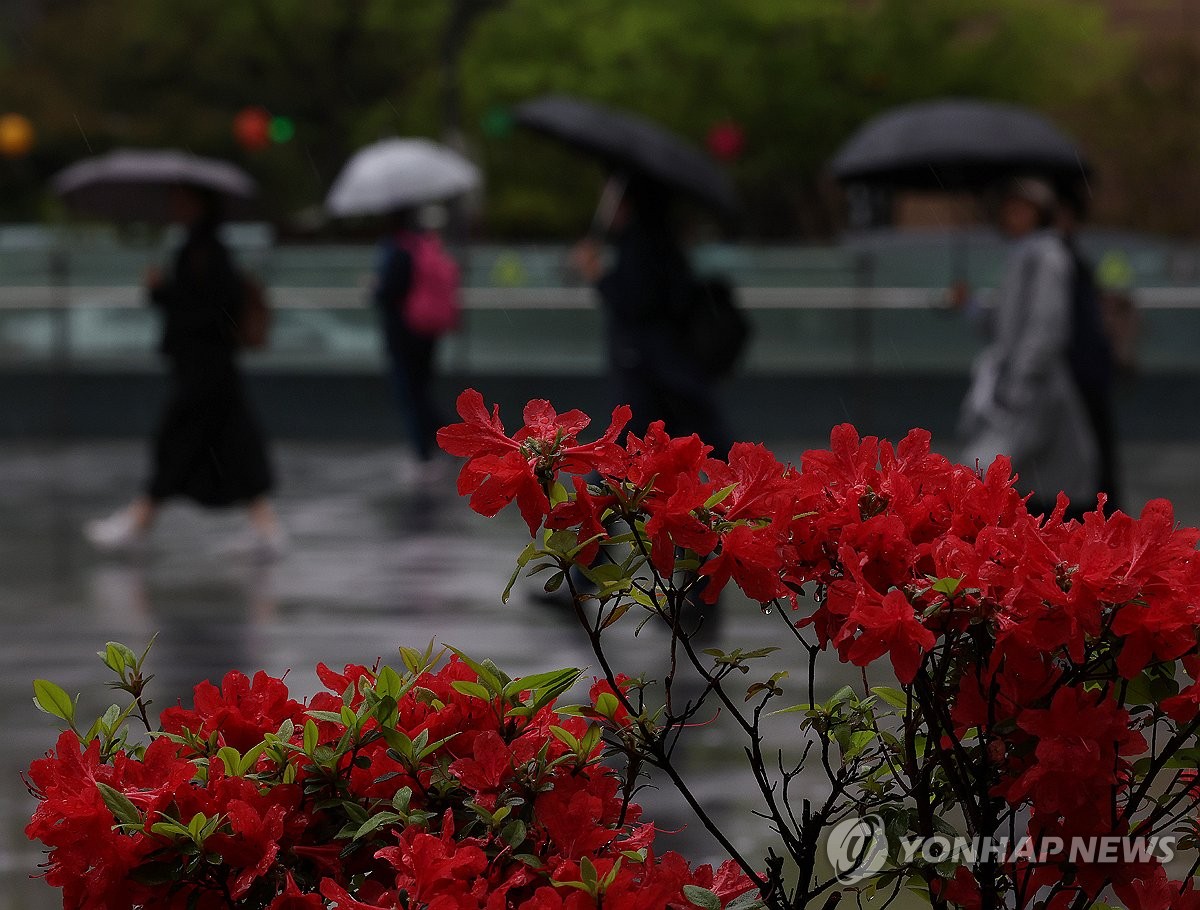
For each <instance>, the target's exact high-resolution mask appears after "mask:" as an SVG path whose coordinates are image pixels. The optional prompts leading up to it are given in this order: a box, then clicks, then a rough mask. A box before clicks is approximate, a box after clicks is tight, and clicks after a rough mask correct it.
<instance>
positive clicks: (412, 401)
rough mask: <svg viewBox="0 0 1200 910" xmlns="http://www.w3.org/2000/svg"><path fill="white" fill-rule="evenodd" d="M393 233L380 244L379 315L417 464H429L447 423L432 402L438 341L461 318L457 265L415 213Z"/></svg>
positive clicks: (401, 217) (403, 216)
mask: <svg viewBox="0 0 1200 910" xmlns="http://www.w3.org/2000/svg"><path fill="white" fill-rule="evenodd" d="M392 222H393V226H394V229H393V231H392V232H391V233H390V234H388V235H387V236H385V237H384V238H383V240H382V241H381V242H380V245H379V261H378V266H377V272H376V275H377V279H376V282H375V288H374V293H373V300H374V304H375V307H376V309H377V310H378V311H379V316H380V322H381V326H382V330H383V338H384V343H385V346H386V350H387V355H388V360H389V362H390V368H391V380H392V387H393V391H394V393H395V395H396V401H397V404H398V405H399V407H400V412H401V415H402V417H403V420H404V423H405V429H406V432H407V434H408V439H409V442H410V444H411V445H412V448H413V452H414V454H415V455H416V458H417V461H418V463H419V464H420V465H421V466H422V467H423V468H424V467H427V466H429V465H430V464H431V463H432V461H433V458H434V455H435V454H436V453H437V451H438V449H437V443H436V439H435V437H436V434H437V430H438V427H440V426H441V425H442V422H443V421H441V420H440V419H439V416H438V411H437V408H436V406H435V405H434V402H433V391H432V383H433V372H434V365H435V363H436V358H437V348H438V341H439V340H440V339H441V337H442V336H443V335H445V334H447V333H448V332H451V331H454V330H455V329H456V328H458V324H459V321H460V319H461V306H460V301H459V285H460V279H459V270H458V265H457V264H456V263H455V261H454V260H453V259H452V258H451V257H450V255H449V254H448V253H447V252H446V251H445V249H444V248H443V246H442V242H441V239H440V237H439V235H438V233H437V231H436V230H432V229H428V228H425V227H423V226H422V225H421V223H420V221H419V219H418V217H417V213H416V212H415V210H411V209H409V210H405V211H402V212H398V213H396V215H395V216H394V217H393V219H392Z"/></svg>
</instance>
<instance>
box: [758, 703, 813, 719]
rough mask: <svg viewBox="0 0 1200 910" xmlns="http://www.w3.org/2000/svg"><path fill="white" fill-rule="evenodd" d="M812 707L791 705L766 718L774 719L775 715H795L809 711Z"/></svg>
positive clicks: (773, 712)
mask: <svg viewBox="0 0 1200 910" xmlns="http://www.w3.org/2000/svg"><path fill="white" fill-rule="evenodd" d="M811 710H812V705H792V706H790V707H787V708H780V709H779V710H778V711H772V712H771V713H770V714H768V715H767V717H774V716H775V715H777V714H797V713H799V712H801V711H811Z"/></svg>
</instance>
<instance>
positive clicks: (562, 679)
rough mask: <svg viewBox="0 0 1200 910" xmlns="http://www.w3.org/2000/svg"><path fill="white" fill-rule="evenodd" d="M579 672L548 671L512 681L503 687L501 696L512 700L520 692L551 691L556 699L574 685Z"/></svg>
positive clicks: (566, 669)
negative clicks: (553, 691)
mask: <svg viewBox="0 0 1200 910" xmlns="http://www.w3.org/2000/svg"><path fill="white" fill-rule="evenodd" d="M581 672H582V671H580V670H577V669H576V668H574V667H567V668H565V669H562V670H549V671H547V672H545V673H532V674H530V675H529V676H522V677H521V678H520V679H514V680H513V681H512V682H510V683H509V684H508V685H506V686H505V687H504V691H503V692H502V693H501V694H503V696H504V697H505V698H508V699H512V698H515V697H516V696H517V695H520V694H521V693H522V692H538V693H540V692H541V690H543V689H551V690H555V697H557V695H561V694H562V693H563V692H566V691H567V689H569V688H571V686H573V685H575V680H577V679H579V674H580V673H581Z"/></svg>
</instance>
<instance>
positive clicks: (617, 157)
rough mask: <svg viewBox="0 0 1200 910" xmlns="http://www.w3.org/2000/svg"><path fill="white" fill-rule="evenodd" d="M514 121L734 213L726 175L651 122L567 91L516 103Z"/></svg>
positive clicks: (734, 197) (734, 201)
mask: <svg viewBox="0 0 1200 910" xmlns="http://www.w3.org/2000/svg"><path fill="white" fill-rule="evenodd" d="M513 119H514V122H515V123H516V124H517V125H518V126H523V127H525V128H527V129H530V130H533V131H535V132H538V133H542V134H544V135H547V136H551V137H553V138H555V139H558V140H559V141H561V142H564V143H566V144H567V145H569V146H571V147H572V148H576V149H579V150H581V151H583V152H586V153H588V154H590V155H594V156H596V157H597V158H600V159H601V160H603V161H605V162H607V163H608V164H609V165H610V166H612V167H614V168H618V169H623V170H628V171H630V172H632V173H635V174H640V175H642V176H645V177H649V178H651V179H653V180H657V181H659V182H661V183H663V184H666V185H667V186H670V187H672V188H674V189H677V190H681V191H683V192H685V193H687V194H688V195H690V196H692V197H694V198H695V199H697V200H698V201H700V202H702V203H704V204H706V205H708V206H711V207H712V208H714V209H716V210H717V211H718V212H720V213H721V214H724V215H733V214H736V212H737V210H738V199H737V192H736V191H735V190H734V187H733V182H732V181H731V180H730V179H729V175H728V174H726V173H725V171H724V170H722V168H721V167H720V166H719V165H718V164H717V163H716V162H715V161H713V159H712V158H710V157H709V156H708V155H706V154H705V153H704V152H702V151H700V149H698V148H696V147H695V146H693V145H691V144H690V143H688V142H686V141H685V140H683V139H681V138H680V137H679V136H676V135H675V134H674V133H671V132H669V131H668V130H665V129H663V128H662V127H661V126H659V125H658V124H656V123H653V122H651V121H649V120H646V119H645V118H643V117H639V116H637V115H636V114H630V113H628V112H625V111H618V110H613V109H612V108H607V107H603V106H602V105H599V104H593V103H592V102H590V101H583V100H581V99H579V98H572V97H570V96H566V95H547V96H545V97H542V98H535V99H534V100H532V101H527V102H525V103H524V104H521V105H518V106H517V108H516V110H515V111H514V112H513Z"/></svg>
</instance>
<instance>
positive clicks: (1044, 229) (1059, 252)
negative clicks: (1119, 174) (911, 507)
mask: <svg viewBox="0 0 1200 910" xmlns="http://www.w3.org/2000/svg"><path fill="white" fill-rule="evenodd" d="M830 167H831V170H832V171H833V173H834V175H835V176H836V177H837V178H838V179H839V180H840V181H841V182H842V183H844V184H846V185H847V186H848V187H853V186H865V187H875V188H882V189H885V190H895V189H910V190H938V191H954V190H966V191H971V192H975V193H980V192H984V191H987V190H990V189H992V188H994V187H995V186H996V185H997V184H999V185H1001V186H1002V187H1003V189H1002V191H1001V192H1002V200H1001V202H1000V208H999V220H1000V228H1001V230H1002V231H1003V232H1004V233H1005V234H1007V235H1008V236H1009V237H1010V238H1012V239H1013V240H1014V241H1015V244H1014V246H1013V249H1012V251H1011V253H1010V255H1009V258H1008V260H1007V263H1006V268H1005V272H1004V278H1003V281H1002V283H1001V286H1000V289H999V291H998V292H997V294H996V296H995V300H994V306H993V307H992V309H991V310H990V312H986V311H983V310H982V309H981V308H980V307H977V306H973V307H972V309H973V310H974V311H975V312H976V314H977V315H979V316H981V318H983V319H984V320H985V321H986V323H987V325H986V326H985V330H986V332H987V333H988V334H989V340H990V346H989V347H988V348H987V350H986V351H984V352H983V354H982V355H981V356H980V358H979V360H978V361H977V362H976V365H975V370H974V374H973V379H972V385H971V388H970V391H969V392H968V395H967V398H966V400H965V402H964V405H963V411H962V415H961V430H962V432H963V434H964V435H965V436H966V438H967V439H968V443H967V446H966V454H965V455H964V460H965V461H967V462H968V463H970V462H971V461H972V460H975V459H977V460H979V461H980V463H981V464H982V465H985V466H986V465H987V464H989V463H990V462H991V461H992V459H993V458H994V457H995V456H996V455H998V454H1006V455H1010V456H1011V457H1012V458H1013V463H1014V466H1015V467H1016V470H1017V471H1018V473H1020V474H1021V479H1022V482H1023V483H1024V484H1025V485H1026V488H1027V489H1036V490H1037V491H1039V498H1038V500H1037V501H1036V503H1035V508H1041V509H1042V510H1043V511H1049V510H1050V509H1051V508H1052V507H1053V505H1054V496H1055V494H1056V493H1057V492H1058V490H1060V489H1061V490H1064V491H1065V492H1067V493H1068V495H1069V496H1070V497H1071V499H1072V501H1073V503H1074V505H1073V506H1072V509H1073V510H1074V511H1082V509H1084V508H1086V507H1087V506H1090V505H1092V504H1094V502H1095V496H1096V493H1097V491H1098V490H1099V489H1100V488H1101V486H1100V481H1101V476H1100V467H1099V462H1098V459H1099V452H1098V442H1097V440H1098V434H1097V433H1096V432H1095V431H1094V429H1093V426H1094V425H1093V421H1092V418H1091V417H1090V414H1089V410H1088V407H1087V404H1086V401H1085V394H1086V392H1085V390H1086V389H1088V388H1089V386H1088V383H1089V382H1091V379H1090V378H1089V377H1090V376H1091V375H1092V374H1094V373H1096V372H1099V371H1102V369H1103V365H1102V364H1098V363H1096V362H1095V361H1094V360H1093V361H1092V362H1091V363H1088V361H1089V359H1091V358H1093V357H1095V356H1096V354H1095V348H1096V345H1094V344H1092V345H1088V344H1086V343H1081V339H1086V338H1090V337H1093V335H1094V333H1090V332H1089V331H1088V329H1089V327H1094V326H1095V325H1096V323H1097V320H1096V319H1094V318H1093V316H1094V315H1095V313H1094V312H1093V311H1094V310H1095V302H1094V301H1090V302H1089V300H1088V292H1087V279H1088V277H1089V276H1090V272H1088V273H1087V274H1083V273H1081V271H1080V268H1081V263H1080V262H1079V261H1077V260H1076V258H1075V257H1074V256H1073V253H1072V249H1071V247H1070V246H1069V245H1068V243H1067V242H1064V237H1063V235H1062V234H1060V233H1059V230H1058V229H1060V228H1061V227H1062V226H1063V225H1062V224H1061V223H1060V222H1059V220H1058V219H1059V218H1060V215H1062V213H1063V211H1062V208H1061V207H1060V206H1059V201H1058V199H1057V198H1056V192H1055V190H1054V186H1059V187H1065V186H1076V185H1077V184H1078V182H1079V181H1080V179H1081V178H1084V179H1086V177H1087V174H1088V172H1089V168H1088V165H1087V163H1086V161H1085V159H1084V157H1083V155H1082V153H1081V151H1080V149H1079V147H1078V146H1077V145H1076V144H1075V143H1074V142H1073V141H1072V140H1071V138H1070V137H1069V136H1067V135H1066V134H1065V133H1063V132H1062V131H1061V130H1059V129H1058V127H1057V126H1055V125H1054V124H1053V123H1051V122H1050V121H1049V120H1047V119H1046V118H1045V117H1043V116H1042V115H1040V114H1038V113H1037V112H1035V111H1032V110H1029V109H1028V108H1024V107H1021V106H1018V105H1013V104H1005V103H1002V102H995V101H982V100H975V99H960V98H951V99H940V100H934V101H923V102H918V103H914V104H908V105H902V106H900V107H897V108H893V109H891V110H888V111H885V112H884V113H882V114H880V115H878V116H877V117H874V118H872V119H871V120H869V121H867V123H865V124H864V125H863V126H862V127H860V128H859V129H858V130H857V131H856V132H855V133H854V134H853V135H852V136H851V137H850V138H849V139H847V140H846V142H845V143H844V144H843V145H842V147H841V148H840V149H839V151H838V152H837V154H836V155H835V156H834V158H833V160H832V162H831V165H830ZM955 253H956V255H955V261H954V269H955V273H956V274H955V275H954V285H953V287H952V288H951V294H950V302H951V303H952V304H953V305H955V306H957V307H961V306H964V305H966V304H968V303H977V302H978V301H977V300H973V299H972V298H971V297H970V293H969V289H968V287H967V285H966V280H965V279H966V275H965V271H966V263H965V248H962V247H960V248H957V249H956V250H955ZM1089 306H1090V309H1089ZM1083 374H1086V375H1083ZM1081 375H1083V378H1081Z"/></svg>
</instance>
